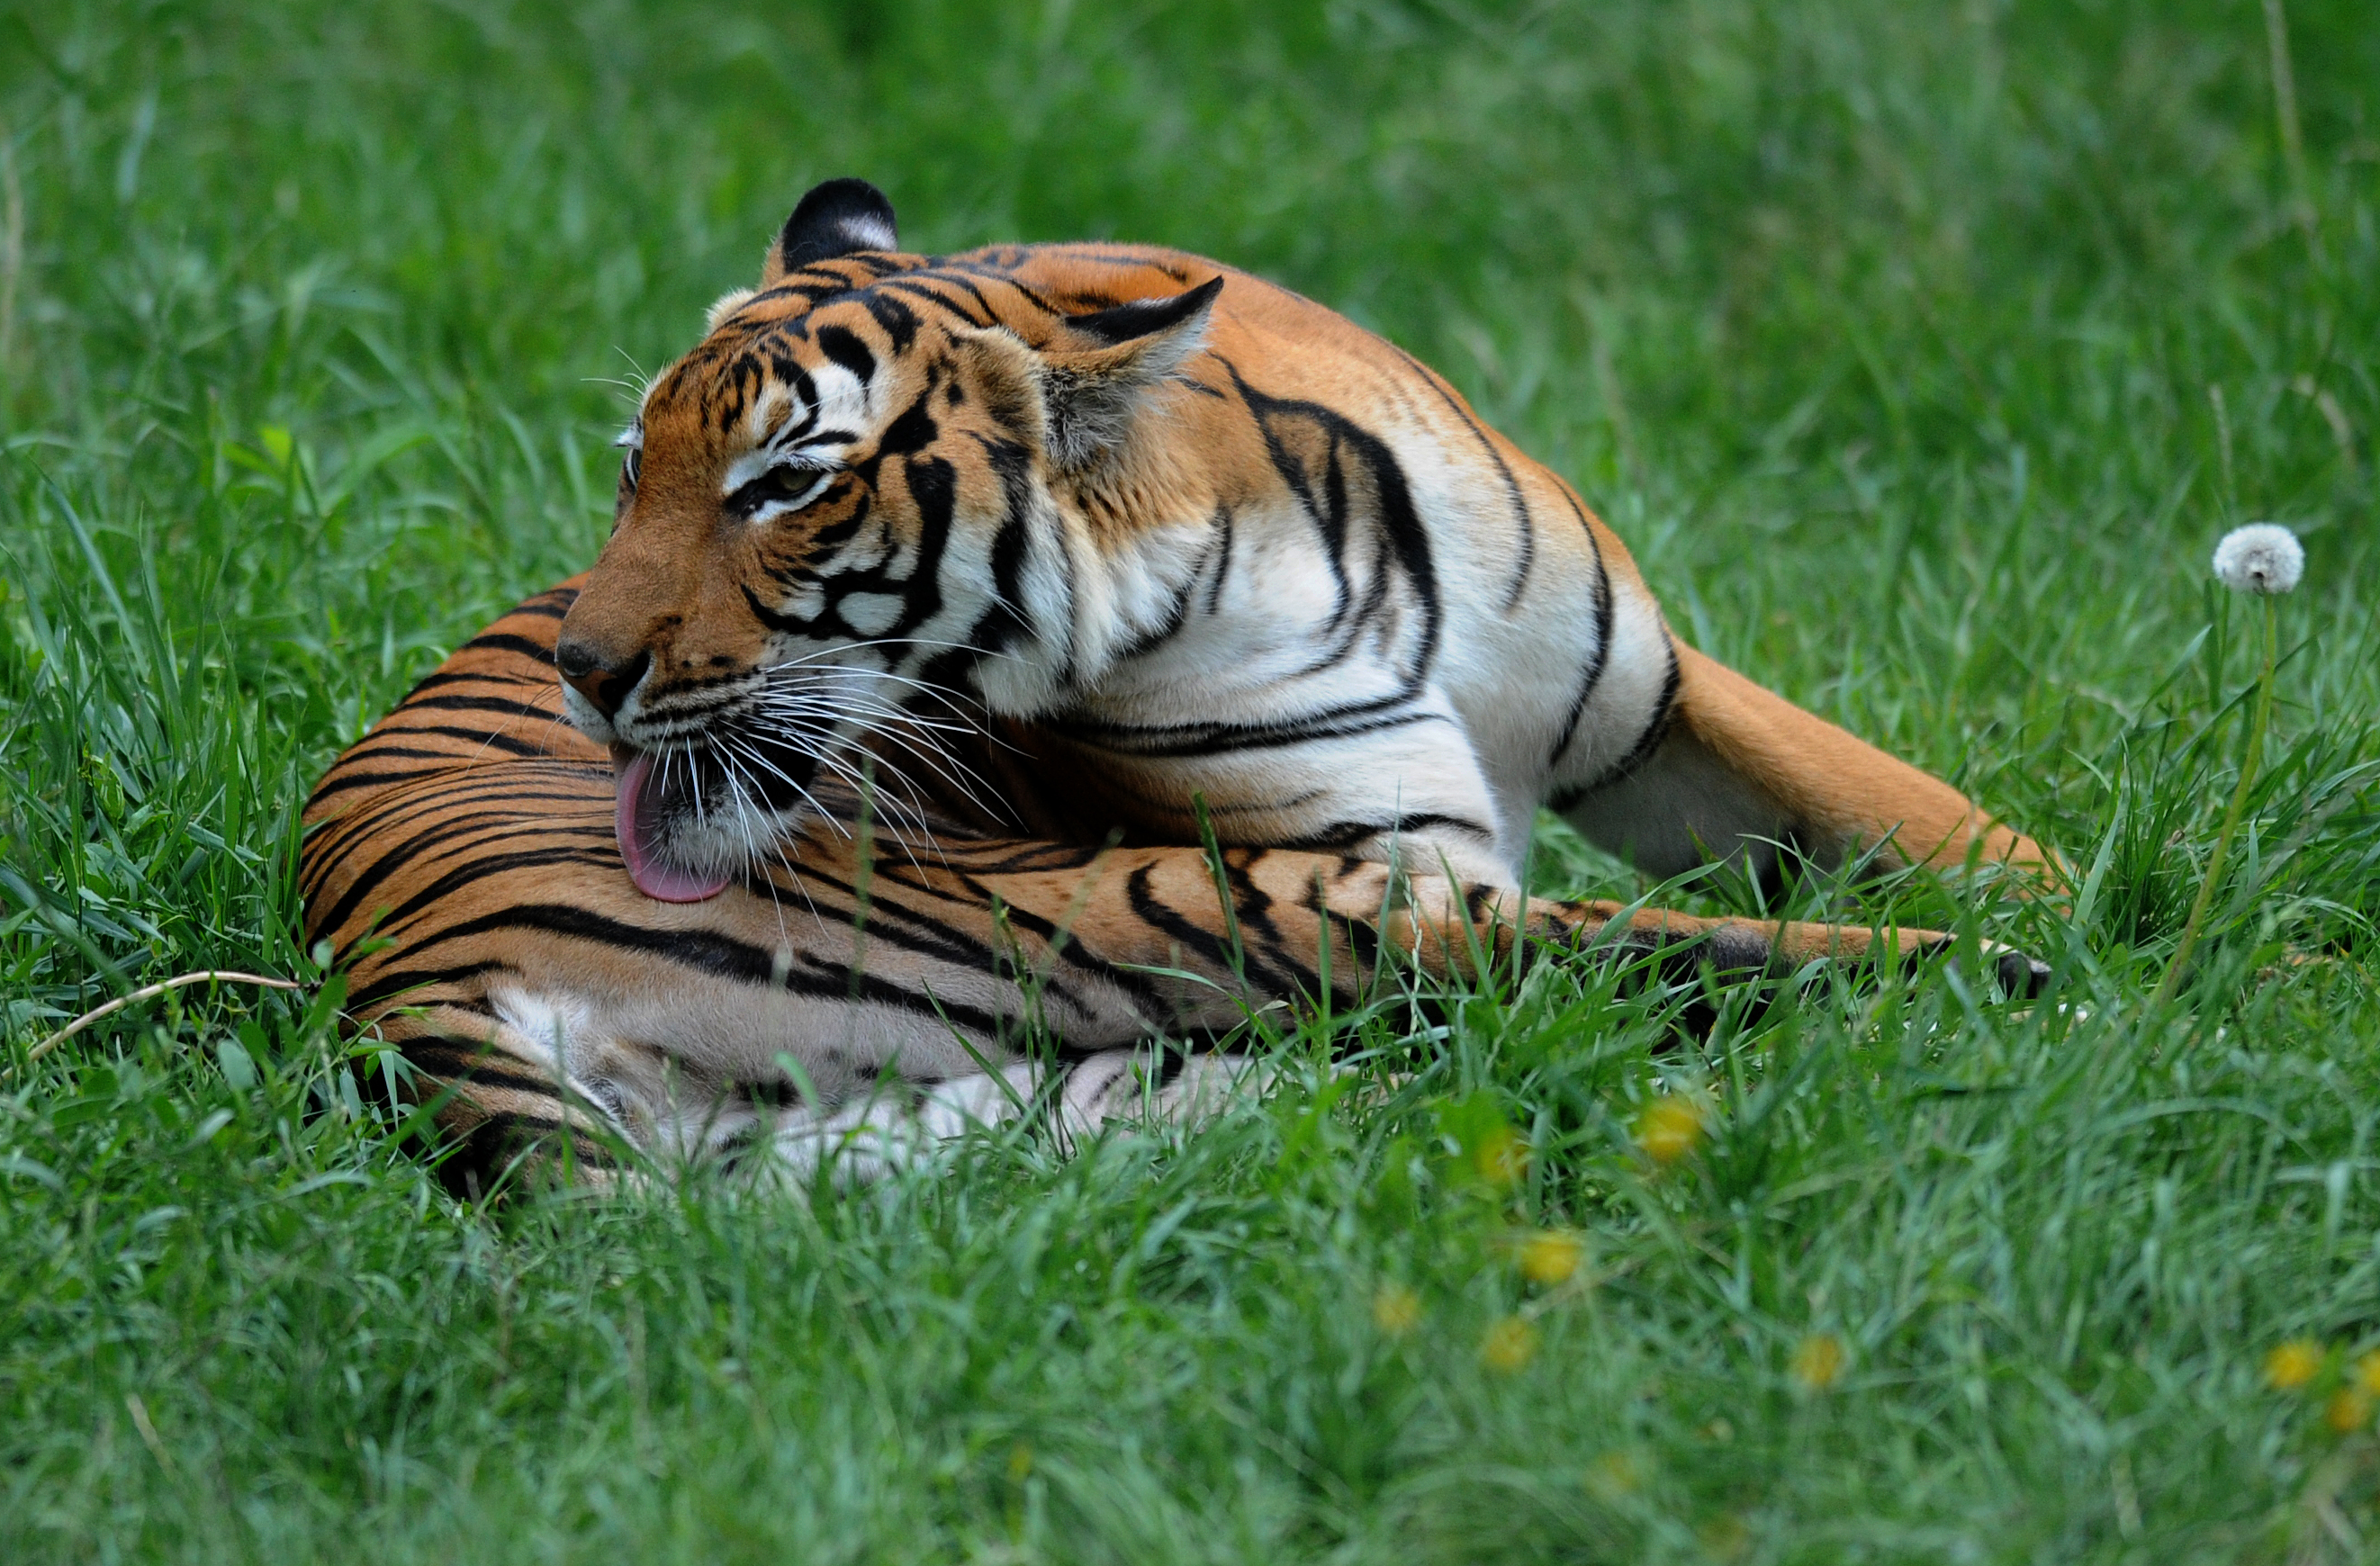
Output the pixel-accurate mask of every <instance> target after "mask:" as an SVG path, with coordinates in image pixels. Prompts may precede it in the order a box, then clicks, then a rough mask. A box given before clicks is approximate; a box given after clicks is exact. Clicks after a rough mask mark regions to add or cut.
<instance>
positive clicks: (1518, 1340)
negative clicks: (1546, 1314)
mask: <svg viewBox="0 0 2380 1566" xmlns="http://www.w3.org/2000/svg"><path fill="white" fill-rule="evenodd" d="M1536 1354H1537V1329H1536V1328H1535V1327H1532V1326H1530V1325H1529V1324H1528V1323H1527V1322H1525V1321H1524V1320H1522V1319H1521V1318H1520V1317H1517V1316H1508V1317H1504V1318H1503V1319H1502V1320H1500V1321H1499V1322H1497V1323H1496V1325H1494V1326H1493V1327H1490V1328H1488V1337H1487V1339H1486V1341H1483V1342H1482V1343H1481V1344H1480V1345H1479V1357H1480V1358H1481V1359H1484V1360H1486V1361H1487V1362H1488V1369H1490V1370H1501V1371H1504V1372H1506V1373H1507V1374H1509V1373H1511V1372H1512V1371H1515V1370H1518V1369H1520V1368H1521V1367H1522V1366H1525V1365H1526V1364H1528V1363H1529V1361H1530V1360H1532V1359H1535V1358H1536Z"/></svg>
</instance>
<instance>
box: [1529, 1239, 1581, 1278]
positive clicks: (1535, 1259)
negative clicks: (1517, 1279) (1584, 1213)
mask: <svg viewBox="0 0 2380 1566" xmlns="http://www.w3.org/2000/svg"><path fill="white" fill-rule="evenodd" d="M1585 1259H1586V1244H1585V1241H1583V1240H1581V1239H1580V1238H1579V1237H1578V1236H1577V1235H1575V1234H1573V1233H1571V1232H1568V1231H1567V1230H1561V1229H1541V1230H1539V1231H1538V1232H1536V1233H1535V1234H1532V1235H1530V1236H1529V1237H1528V1238H1527V1239H1525V1240H1524V1241H1522V1242H1521V1276H1523V1277H1524V1278H1526V1279H1527V1280H1528V1281H1530V1282H1532V1283H1560V1282H1561V1281H1564V1280H1566V1279H1568V1278H1569V1277H1570V1275H1571V1274H1572V1273H1573V1272H1576V1271H1577V1270H1578V1264H1579V1263H1580V1262H1582V1261H1584V1260H1585Z"/></svg>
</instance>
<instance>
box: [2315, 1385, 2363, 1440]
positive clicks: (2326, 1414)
mask: <svg viewBox="0 0 2380 1566" xmlns="http://www.w3.org/2000/svg"><path fill="white" fill-rule="evenodd" d="M2371 1419H2372V1394H2371V1393H2370V1392H2367V1391H2365V1390H2363V1389H2362V1388H2361V1387H2341V1388H2339V1389H2338V1390H2337V1391H2336V1392H2333V1393H2332V1394H2331V1395H2330V1402H2327V1403H2325V1404H2324V1405H2323V1410H2322V1422H2323V1423H2324V1424H2325V1425H2327V1426H2330V1427H2331V1428H2332V1429H2334V1430H2336V1431H2338V1433H2339V1434H2340V1435H2342V1436H2344V1435H2346V1434H2348V1433H2349V1432H2350V1431H2351V1430H2360V1429H2362V1427H2363V1426H2365V1425H2366V1424H2369V1423H2370V1422H2371Z"/></svg>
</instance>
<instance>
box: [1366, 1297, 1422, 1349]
mask: <svg viewBox="0 0 2380 1566" xmlns="http://www.w3.org/2000/svg"><path fill="white" fill-rule="evenodd" d="M1372 1323H1373V1325H1374V1326H1376V1327H1378V1328H1379V1329H1380V1330H1381V1331H1382V1332H1383V1333H1385V1334H1386V1335H1388V1336H1389V1337H1391V1338H1402V1337H1403V1336H1404V1335H1405V1334H1406V1333H1408V1332H1410V1331H1412V1330H1413V1329H1415V1328H1416V1327H1418V1326H1420V1325H1421V1296H1420V1295H1419V1294H1416V1293H1414V1292H1413V1291H1412V1290H1411V1289H1408V1288H1406V1287H1405V1286H1404V1285H1403V1284H1402V1283H1383V1284H1381V1285H1380V1292H1379V1293H1377V1294H1374V1295H1373V1296H1372Z"/></svg>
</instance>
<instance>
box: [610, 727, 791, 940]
mask: <svg viewBox="0 0 2380 1566" xmlns="http://www.w3.org/2000/svg"><path fill="white" fill-rule="evenodd" d="M612 770H613V775H614V776H615V777H616V778H617V779H618V784H619V789H618V796H617V799H616V801H615V803H614V805H613V818H612V825H613V832H615V833H616V834H617V835H618V838H619V842H620V858H621V860H622V862H623V863H625V865H626V866H627V869H628V879H629V880H632V881H634V882H635V883H636V887H637V891H639V892H643V893H644V894H645V895H646V896H648V897H650V898H652V899H654V900H655V901H656V902H662V903H701V902H706V901H708V900H709V899H710V898H713V897H716V896H718V895H719V894H720V893H721V892H724V891H726V890H727V888H728V887H729V886H730V885H732V884H734V883H735V882H736V881H737V880H741V879H742V878H743V876H744V875H745V874H746V873H747V872H748V871H749V870H751V869H752V868H755V866H756V863H757V861H758V860H759V857H760V856H761V854H762V853H763V852H764V851H765V848H766V845H769V844H773V843H775V842H776V841H777V839H778V838H779V837H780V836H781V835H782V834H783V832H785V831H786V829H787V828H788V827H790V826H791V825H792V824H793V823H794V821H795V818H797V817H798V816H799V815H800V814H801V812H800V810H799V809H798V808H797V807H790V806H786V805H781V804H780V803H779V802H778V801H775V800H773V799H770V798H768V797H766V795H765V794H764V793H763V792H762V791H761V790H759V789H758V788H756V787H754V786H751V785H749V784H747V783H746V782H745V781H744V780H742V779H739V778H738V777H736V776H735V774H734V773H733V772H730V771H726V770H725V769H723V768H721V767H718V766H716V765H706V764H705V761H704V759H703V757H702V756H701V753H700V752H698V751H693V750H686V751H679V752H674V753H671V752H661V753H656V752H653V751H649V750H637V749H633V748H631V747H627V746H624V745H619V744H616V743H615V744H614V745H613V747H612ZM787 782H788V783H792V780H791V779H788V780H787ZM793 786H795V787H798V786H799V785H798V784H797V783H796V784H794V785H793Z"/></svg>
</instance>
